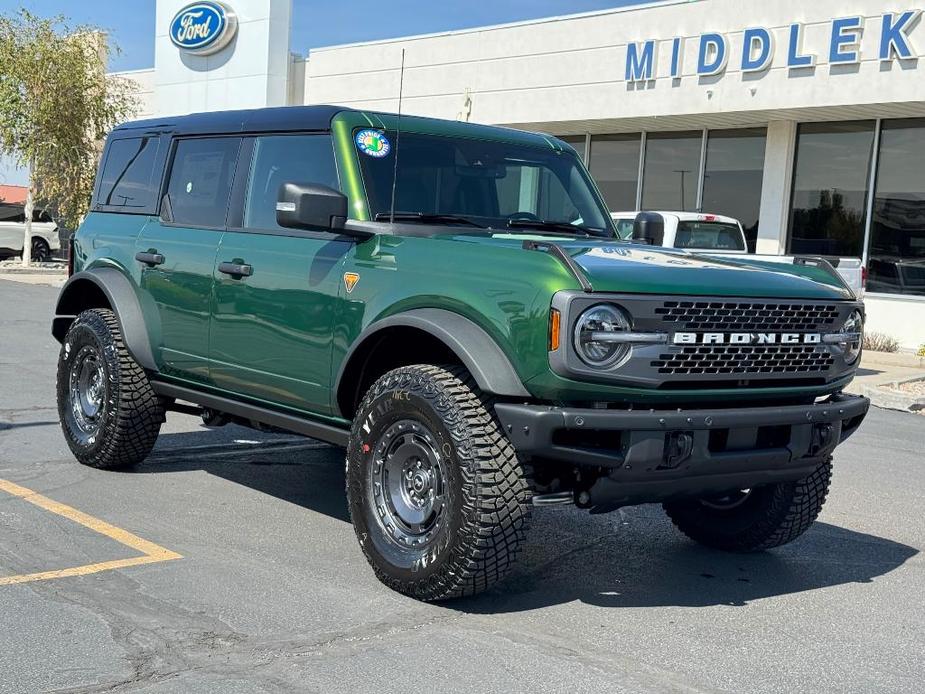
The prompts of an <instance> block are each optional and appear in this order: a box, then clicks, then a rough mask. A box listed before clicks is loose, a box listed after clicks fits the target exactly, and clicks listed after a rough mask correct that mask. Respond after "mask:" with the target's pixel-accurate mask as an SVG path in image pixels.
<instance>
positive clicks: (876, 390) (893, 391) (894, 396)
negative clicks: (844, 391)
mask: <svg viewBox="0 0 925 694" xmlns="http://www.w3.org/2000/svg"><path fill="white" fill-rule="evenodd" d="M915 381H925V374H922V375H919V376H914V377H913V378H906V379H903V380H902V381H892V382H890V383H882V384H880V385H877V386H865V388H864V395H866V396H867V397H868V398H870V404H871V405H874V406H875V407H881V408H883V409H887V410H901V411H903V412H917V413H918V412H925V396H922V395H906V394H905V393H903V392H902V391H901V390H899V389H898V388H897V386H899V385H900V384H902V383H913V382H915Z"/></svg>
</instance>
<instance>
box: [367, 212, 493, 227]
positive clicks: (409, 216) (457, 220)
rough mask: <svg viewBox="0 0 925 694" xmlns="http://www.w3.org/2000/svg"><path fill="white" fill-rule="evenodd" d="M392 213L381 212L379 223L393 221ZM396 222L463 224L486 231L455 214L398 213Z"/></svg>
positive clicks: (377, 215) (378, 217) (376, 217)
mask: <svg viewBox="0 0 925 694" xmlns="http://www.w3.org/2000/svg"><path fill="white" fill-rule="evenodd" d="M392 216H393V215H392V213H391V212H379V213H377V214H376V216H375V218H374V219H375V220H376V221H377V222H388V221H390V220H391V219H392ZM394 217H395V220H396V221H400V222H421V223H422V224H461V225H463V226H467V227H478V228H479V229H484V228H485V227H484V226H482V225H481V224H477V223H476V222H473V221H472V220H471V219H469V218H468V217H463V216H460V215H455V214H436V213H429V212H396V213H395V215H394Z"/></svg>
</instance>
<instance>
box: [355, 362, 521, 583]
mask: <svg viewBox="0 0 925 694" xmlns="http://www.w3.org/2000/svg"><path fill="white" fill-rule="evenodd" d="M490 407H491V406H490V403H489V402H488V401H487V399H486V397H485V396H484V395H482V394H481V393H480V392H479V390H478V388H477V386H476V385H475V384H474V383H473V382H472V380H471V378H470V377H469V375H468V374H467V373H466V372H465V371H464V370H462V369H458V368H455V367H445V368H444V367H438V366H425V365H418V366H407V367H402V368H399V369H395V370H394V371H390V372H389V373H387V374H385V375H384V376H382V377H381V378H380V379H379V380H378V381H376V382H375V383H374V384H373V386H372V388H370V390H369V392H368V393H367V394H366V397H365V398H364V399H363V402H362V403H361V405H360V407H359V410H358V412H357V415H356V418H355V419H354V423H353V429H352V430H351V433H350V441H349V443H348V447H347V496H348V501H349V505H350V515H351V518H352V520H353V525H354V528H355V530H356V534H357V538H358V539H359V541H360V546H361V547H362V549H363V552H364V554H365V555H366V558H367V560H368V561H369V563H370V565H371V566H372V568H373V570H374V571H375V573H376V576H377V577H378V578H379V579H380V580H381V581H382V582H383V583H385V584H386V585H387V586H389V587H390V588H392V589H393V590H396V591H398V592H400V593H404V594H406V595H409V596H411V597H414V598H417V599H419V600H443V599H446V598H452V597H460V596H463V595H473V594H475V593H478V592H481V591H483V590H485V589H486V588H488V587H489V586H490V585H492V584H493V583H495V582H496V581H498V580H499V579H501V578H502V577H503V576H504V575H505V574H506V573H507V572H508V570H509V569H510V567H511V565H512V564H513V561H514V558H515V556H516V554H517V553H518V550H519V549H520V546H521V544H522V542H523V539H524V535H525V532H526V526H527V521H528V518H529V512H530V507H529V502H530V489H529V484H528V480H527V476H526V475H525V472H524V468H523V466H522V465H521V464H520V462H519V461H518V459H517V456H516V454H515V452H514V449H513V447H512V446H511V444H510V442H509V441H508V440H507V438H505V436H504V435H503V433H502V432H501V428H500V426H499V425H498V423H497V421H496V420H495V418H494V415H493V414H492V412H491V409H490Z"/></svg>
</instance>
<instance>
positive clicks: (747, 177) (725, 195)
mask: <svg viewBox="0 0 925 694" xmlns="http://www.w3.org/2000/svg"><path fill="white" fill-rule="evenodd" d="M766 143H767V129H766V128H746V129H742V130H711V131H710V133H709V137H708V139H707V162H706V168H705V170H704V176H703V198H702V204H701V209H702V210H703V211H704V212H710V213H713V214H721V215H726V216H728V217H735V218H736V219H738V220H739V221H740V222H742V227H743V228H744V229H745V238H746V240H747V241H748V250H749V252H750V253H754V252H755V242H756V240H757V238H758V212H759V209H760V208H761V181H762V178H763V176H764V150H765V145H766ZM685 192H686V191H685Z"/></svg>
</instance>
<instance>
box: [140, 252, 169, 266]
mask: <svg viewBox="0 0 925 694" xmlns="http://www.w3.org/2000/svg"><path fill="white" fill-rule="evenodd" d="M135 260H137V261H138V262H139V263H144V264H145V265H150V266H151V267H154V266H155V265H163V264H164V256H163V255H162V254H160V253H158V252H157V251H151V252H144V251H143V252H140V253H136V254H135Z"/></svg>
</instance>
